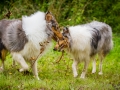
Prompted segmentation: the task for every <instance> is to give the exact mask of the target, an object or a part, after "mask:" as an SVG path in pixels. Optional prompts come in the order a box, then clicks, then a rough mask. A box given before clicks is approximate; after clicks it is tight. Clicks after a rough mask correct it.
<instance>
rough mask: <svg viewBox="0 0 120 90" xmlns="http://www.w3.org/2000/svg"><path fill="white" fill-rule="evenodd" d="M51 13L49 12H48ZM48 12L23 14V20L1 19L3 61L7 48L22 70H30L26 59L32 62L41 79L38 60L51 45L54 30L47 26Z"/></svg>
mask: <svg viewBox="0 0 120 90" xmlns="http://www.w3.org/2000/svg"><path fill="white" fill-rule="evenodd" d="M48 13H49V12H48ZM48 13H46V14H45V13H44V12H40V11H38V12H36V13H34V14H32V15H30V16H23V17H22V20H18V19H15V20H7V19H3V20H0V50H1V51H0V55H1V58H2V61H3V63H2V64H3V65H2V68H4V60H5V57H6V52H5V51H6V50H7V51H9V52H10V53H11V55H12V58H13V60H15V61H16V62H18V63H19V64H20V65H21V67H22V68H21V69H19V71H20V72H22V71H25V70H28V69H29V66H28V64H27V63H26V61H28V62H30V63H31V67H32V71H33V74H34V76H35V77H36V78H37V79H38V80H39V77H38V72H37V60H38V59H39V57H40V56H41V54H43V52H44V51H45V50H47V47H48V46H50V43H49V42H50V41H51V38H52V37H53V35H54V34H53V32H52V31H51V30H50V29H49V28H48V27H47V21H46V15H47V14H48Z"/></svg>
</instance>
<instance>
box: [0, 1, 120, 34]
mask: <svg viewBox="0 0 120 90" xmlns="http://www.w3.org/2000/svg"><path fill="white" fill-rule="evenodd" d="M8 10H10V11H11V12H12V16H11V19H13V18H21V16H22V15H30V14H32V13H34V12H36V11H38V10H40V11H44V12H46V11H48V10H49V11H51V12H52V13H53V14H54V16H55V17H56V19H57V21H58V22H59V23H60V25H61V26H68V25H69V26H71V25H77V24H83V23H87V22H90V21H93V20H98V21H102V22H105V23H107V24H109V25H110V26H111V27H112V28H113V32H120V30H119V29H120V1H119V0H1V1H0V13H1V15H0V19H2V18H3V16H4V14H5V13H7V11H8Z"/></svg>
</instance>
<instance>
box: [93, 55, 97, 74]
mask: <svg viewBox="0 0 120 90" xmlns="http://www.w3.org/2000/svg"><path fill="white" fill-rule="evenodd" d="M92 59H93V63H92V66H93V68H92V73H95V72H96V59H95V57H93V58H92Z"/></svg>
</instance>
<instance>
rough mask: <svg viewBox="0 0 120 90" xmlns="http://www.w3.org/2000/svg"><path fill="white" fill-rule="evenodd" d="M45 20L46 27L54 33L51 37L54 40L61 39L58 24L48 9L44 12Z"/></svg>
mask: <svg viewBox="0 0 120 90" xmlns="http://www.w3.org/2000/svg"><path fill="white" fill-rule="evenodd" d="M45 20H46V22H47V27H48V29H49V30H51V31H52V32H53V33H54V35H53V39H54V40H55V41H58V40H61V39H63V36H62V34H61V32H60V26H59V24H58V23H57V21H56V19H55V18H54V16H53V15H52V13H51V12H49V11H48V12H46V15H45Z"/></svg>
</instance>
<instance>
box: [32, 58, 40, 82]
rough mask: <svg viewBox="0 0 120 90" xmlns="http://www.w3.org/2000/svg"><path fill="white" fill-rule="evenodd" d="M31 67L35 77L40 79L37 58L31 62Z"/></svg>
mask: <svg viewBox="0 0 120 90" xmlns="http://www.w3.org/2000/svg"><path fill="white" fill-rule="evenodd" d="M31 67H32V72H33V75H34V76H35V78H37V79H38V80H40V79H39V77H38V70H37V60H36V61H33V62H31Z"/></svg>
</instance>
